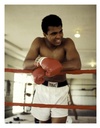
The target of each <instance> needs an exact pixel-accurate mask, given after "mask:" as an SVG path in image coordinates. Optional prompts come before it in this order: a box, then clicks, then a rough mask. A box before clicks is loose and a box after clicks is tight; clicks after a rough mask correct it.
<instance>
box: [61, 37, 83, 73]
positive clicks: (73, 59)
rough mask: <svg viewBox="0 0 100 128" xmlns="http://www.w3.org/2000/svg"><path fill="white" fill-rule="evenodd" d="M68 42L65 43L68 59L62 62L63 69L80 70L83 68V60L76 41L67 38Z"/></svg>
mask: <svg viewBox="0 0 100 128" xmlns="http://www.w3.org/2000/svg"><path fill="white" fill-rule="evenodd" d="M66 41H67V42H66V43H65V51H66V61H65V62H63V63H62V65H63V70H62V71H66V70H67V71H68V70H79V69H81V60H80V56H79V53H78V52H77V50H76V48H75V45H74V42H73V41H72V40H71V39H70V38H67V40H66Z"/></svg>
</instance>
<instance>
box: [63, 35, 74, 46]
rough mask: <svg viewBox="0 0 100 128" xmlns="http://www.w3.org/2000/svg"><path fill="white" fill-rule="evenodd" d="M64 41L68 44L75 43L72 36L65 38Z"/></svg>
mask: <svg viewBox="0 0 100 128" xmlns="http://www.w3.org/2000/svg"><path fill="white" fill-rule="evenodd" d="M63 42H64V44H65V45H68V44H72V43H73V40H72V39H71V38H69V37H68V38H63Z"/></svg>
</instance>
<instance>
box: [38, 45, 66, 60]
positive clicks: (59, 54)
mask: <svg viewBox="0 0 100 128" xmlns="http://www.w3.org/2000/svg"><path fill="white" fill-rule="evenodd" d="M40 55H41V56H45V57H50V58H54V59H57V60H59V61H63V60H64V58H65V51H64V49H63V48H56V49H50V48H47V47H41V48H40Z"/></svg>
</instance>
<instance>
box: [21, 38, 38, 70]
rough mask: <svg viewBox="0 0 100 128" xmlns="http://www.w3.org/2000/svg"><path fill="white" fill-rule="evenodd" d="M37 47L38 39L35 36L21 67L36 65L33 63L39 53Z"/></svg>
mask: <svg viewBox="0 0 100 128" xmlns="http://www.w3.org/2000/svg"><path fill="white" fill-rule="evenodd" d="M39 48H40V39H39V38H36V39H35V40H34V41H33V42H32V45H31V47H30V49H29V51H28V53H27V56H26V58H25V60H24V63H23V68H24V69H33V70H34V69H35V68H37V66H36V65H35V59H36V58H37V57H38V55H39Z"/></svg>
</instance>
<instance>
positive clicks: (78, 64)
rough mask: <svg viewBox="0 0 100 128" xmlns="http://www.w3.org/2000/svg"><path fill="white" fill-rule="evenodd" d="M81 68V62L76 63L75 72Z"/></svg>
mask: <svg viewBox="0 0 100 128" xmlns="http://www.w3.org/2000/svg"><path fill="white" fill-rule="evenodd" d="M81 67H82V65H81V62H78V63H77V65H76V70H81Z"/></svg>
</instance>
